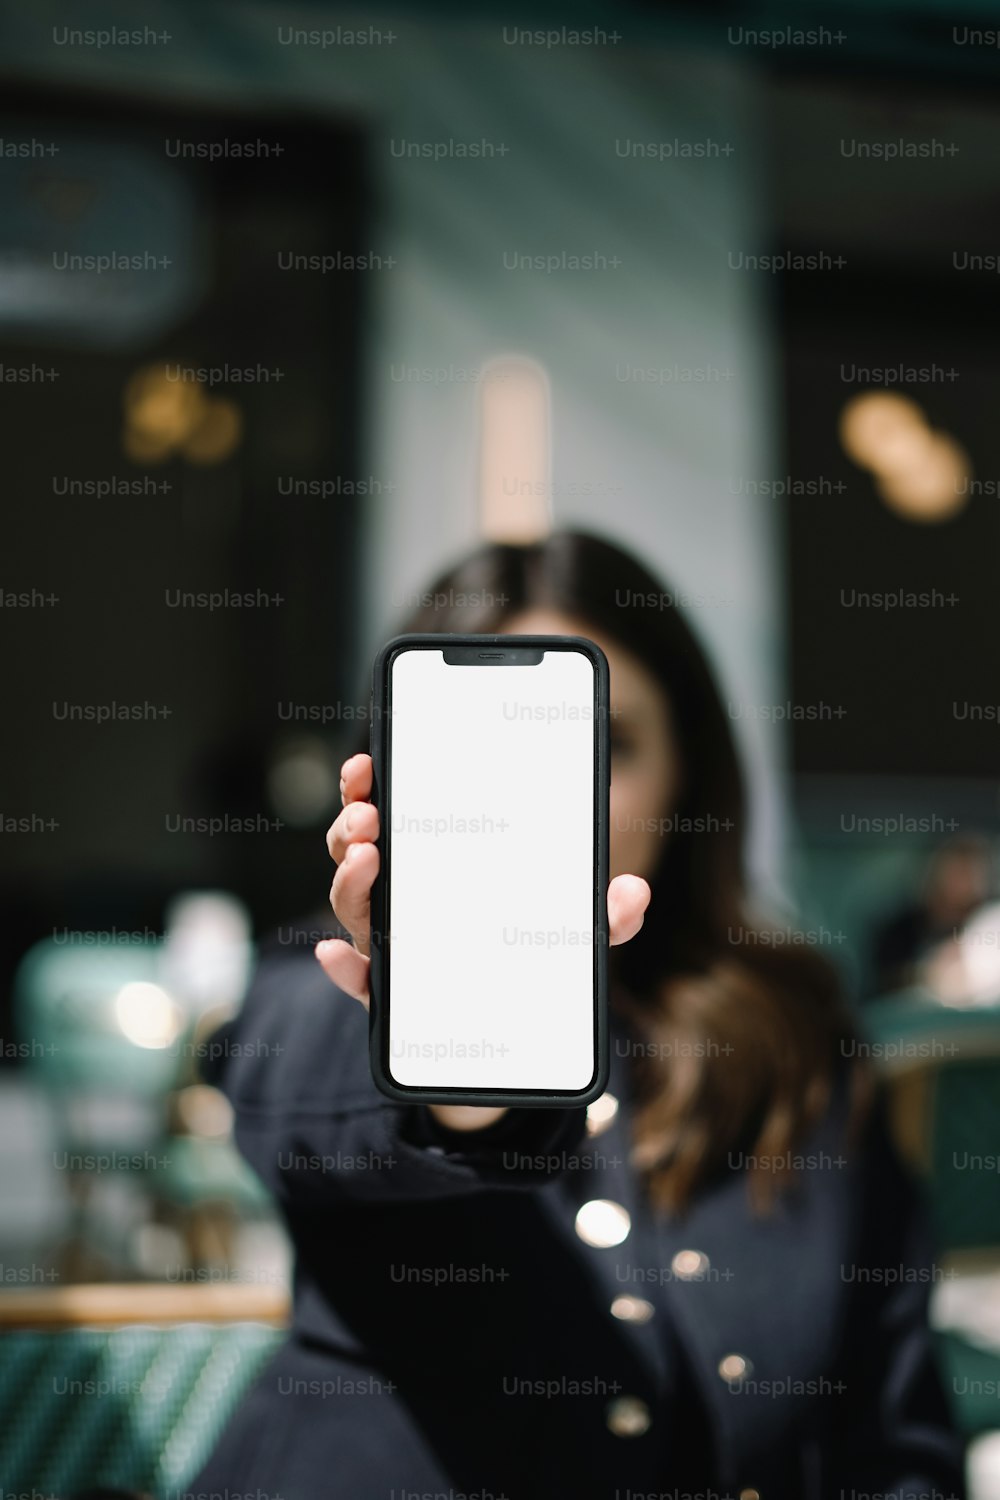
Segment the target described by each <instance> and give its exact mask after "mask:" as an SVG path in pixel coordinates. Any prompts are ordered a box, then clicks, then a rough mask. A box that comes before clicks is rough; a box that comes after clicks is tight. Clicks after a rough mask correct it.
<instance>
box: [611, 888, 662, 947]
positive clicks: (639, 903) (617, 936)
mask: <svg viewBox="0 0 1000 1500" xmlns="http://www.w3.org/2000/svg"><path fill="white" fill-rule="evenodd" d="M651 894H652V893H651V891H650V889H649V886H648V885H647V883H646V881H645V880H643V879H642V877H641V876H640V875H616V876H615V878H614V880H612V882H611V884H610V885H609V886H608V940H609V942H610V943H611V945H612V947H614V946H615V945H616V944H618V943H627V942H628V940H629V938H634V937H635V935H636V933H637V932H638V931H639V928H640V927H641V926H642V922H643V916H644V913H645V911H646V907H647V906H648V905H649V898H650V895H651Z"/></svg>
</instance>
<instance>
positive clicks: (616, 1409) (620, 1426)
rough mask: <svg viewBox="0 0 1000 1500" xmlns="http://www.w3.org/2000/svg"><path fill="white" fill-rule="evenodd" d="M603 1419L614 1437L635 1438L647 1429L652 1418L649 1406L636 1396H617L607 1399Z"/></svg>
mask: <svg viewBox="0 0 1000 1500" xmlns="http://www.w3.org/2000/svg"><path fill="white" fill-rule="evenodd" d="M605 1420H606V1421H607V1424H608V1427H609V1429H610V1430H611V1431H612V1432H613V1433H614V1435H615V1437H620V1438H635V1437H642V1435H643V1433H644V1432H648V1431H649V1428H650V1424H651V1423H652V1420H653V1419H652V1417H651V1416H650V1414H649V1407H648V1406H647V1405H646V1403H645V1401H641V1400H640V1399H639V1397H638V1396H619V1397H618V1399H617V1400H616V1401H609V1403H608V1407H607V1414H606V1417H605Z"/></svg>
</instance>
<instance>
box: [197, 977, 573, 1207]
mask: <svg viewBox="0 0 1000 1500" xmlns="http://www.w3.org/2000/svg"><path fill="white" fill-rule="evenodd" d="M206 1051H207V1053H208V1059H207V1062H205V1063H203V1066H202V1074H203V1076H204V1077H205V1079H206V1081H207V1082H210V1083H214V1084H215V1085H216V1087H218V1088H221V1089H222V1091H223V1092H224V1093H225V1094H226V1096H227V1097H228V1098H229V1100H230V1103H231V1104H232V1105H233V1109H234V1112H235V1134H236V1143H237V1146H238V1147H239V1149H240V1151H241V1152H242V1154H243V1156H244V1157H245V1158H246V1160H247V1161H248V1162H249V1164H250V1165H251V1167H253V1169H254V1170H255V1172H256V1173H257V1174H258V1176H259V1177H260V1178H261V1179H262V1180H263V1182H264V1183H265V1184H266V1185H267V1186H268V1187H269V1188H270V1189H271V1191H272V1192H273V1193H274V1194H275V1195H276V1197H277V1198H278V1199H279V1201H280V1202H281V1203H282V1204H283V1206H284V1207H285V1208H286V1209H289V1208H310V1207H322V1206H323V1205H324V1204H328V1203H330V1202H331V1201H332V1200H333V1199H335V1198H337V1197H340V1198H352V1199H364V1200H367V1201H381V1202H390V1201H393V1202H400V1201H406V1200H414V1201H419V1200H426V1199H434V1198H453V1197H456V1196H458V1195H461V1194H465V1193H473V1192H477V1191H482V1190H483V1189H487V1188H508V1189H522V1190H523V1189H525V1188H530V1187H534V1186H537V1185H539V1184H541V1183H544V1182H546V1181H548V1180H549V1179H550V1178H551V1177H553V1176H555V1175H557V1174H558V1173H559V1172H560V1171H561V1170H562V1169H563V1168H564V1167H565V1166H567V1165H571V1157H572V1153H573V1152H574V1151H575V1149H576V1147H577V1145H578V1143H579V1142H580V1140H581V1139H582V1137H583V1135H584V1133H585V1128H586V1110H584V1109H582V1108H575V1109H566V1110H561V1109H512V1110H510V1111H509V1112H508V1114H507V1115H506V1116H505V1117H504V1118H503V1119H501V1120H500V1121H498V1122H497V1123H496V1124H495V1125H492V1126H489V1127H488V1128H487V1129H485V1130H482V1131H473V1132H453V1131H449V1130H445V1129H443V1128H442V1127H440V1126H439V1125H438V1124H437V1122H436V1121H435V1120H434V1118H433V1116H431V1115H430V1113H429V1111H428V1110H427V1109H426V1108H425V1107H423V1106H421V1105H406V1104H397V1103H395V1102H394V1101H393V1100H390V1099H387V1098H386V1097H385V1096H384V1095H382V1094H381V1093H379V1091H378V1090H377V1089H376V1087H375V1084H374V1083H373V1081H372V1077H371V1070H370V1066H369V1061H368V1017H367V1015H366V1013H365V1011H364V1010H363V1009H362V1007H361V1006H360V1005H359V1004H358V1002H357V1001H356V1000H353V999H352V998H351V997H350V996H348V995H345V994H344V993H343V992H342V991H341V990H338V989H337V988H336V986H334V985H332V984H331V983H330V981H329V979H327V977H326V975H325V974H324V973H323V971H322V969H321V968H320V966H319V964H318V963H317V962H316V960H315V958H314V957H313V955H312V952H311V949H310V948H307V949H305V950H302V949H299V950H298V951H297V952H291V953H290V952H288V951H287V950H286V951H284V952H281V951H279V952H277V953H275V952H272V953H271V954H270V955H265V956H263V957H262V960H261V962H260V965H259V967H258V969H257V973H256V976H255V978H254V981H253V983H252V984H251V986H250V990H249V993H248V995H247V998H246V1001H245V1003H244V1005H243V1008H242V1010H241V1012H240V1014H239V1015H238V1016H237V1017H236V1018H235V1020H233V1021H231V1022H229V1023H228V1024H227V1025H226V1026H224V1027H223V1028H222V1029H221V1030H220V1031H218V1032H216V1033H215V1034H214V1036H213V1037H212V1039H211V1043H210V1044H209V1045H208V1047H207V1048H206Z"/></svg>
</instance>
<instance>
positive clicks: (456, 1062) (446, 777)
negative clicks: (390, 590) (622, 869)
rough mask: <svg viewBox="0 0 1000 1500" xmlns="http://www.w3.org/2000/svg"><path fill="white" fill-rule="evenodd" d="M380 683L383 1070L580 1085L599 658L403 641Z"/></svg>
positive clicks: (430, 1080)
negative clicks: (497, 658)
mask: <svg viewBox="0 0 1000 1500" xmlns="http://www.w3.org/2000/svg"><path fill="white" fill-rule="evenodd" d="M390 671H391V674H392V678H391V687H390V732H391V759H390V773H389V774H390V808H389V816H390V821H391V833H390V838H391V855H390V870H389V911H388V916H389V921H388V927H389V1025H388V1033H389V1040H388V1050H389V1058H388V1069H389V1074H390V1077H391V1078H392V1080H393V1081H395V1082H396V1083H397V1084H400V1085H402V1086H403V1087H419V1088H461V1089H482V1090H492V1089H532V1090H537V1091H545V1092H548V1091H554V1090H581V1089H583V1088H585V1087H586V1086H587V1085H588V1084H589V1083H590V1081H591V1079H592V1077H593V1074H594V1068H595V1050H594V1022H595V1005H596V996H595V982H594V956H595V955H594V943H595V941H596V934H595V931H594V910H595V907H594V896H595V889H594V882H595V860H594V851H595V838H596V832H595V827H594V801H595V799H594V776H595V757H594V740H595V735H594V728H595V725H594V720H595V713H596V694H595V672H594V667H593V664H592V662H591V660H590V658H589V657H588V656H586V655H585V654H584V653H583V652H582V651H577V650H573V649H560V650H549V651H545V653H544V655H543V656H542V658H541V660H540V661H538V662H537V664H536V665H521V664H515V665H508V664H498V665H495V666H490V665H472V666H470V665H452V664H448V663H446V662H445V659H444V655H443V652H441V651H437V650H403V651H401V652H400V653H399V654H398V655H397V656H396V657H395V658H394V659H393V661H392V663H391V666H390Z"/></svg>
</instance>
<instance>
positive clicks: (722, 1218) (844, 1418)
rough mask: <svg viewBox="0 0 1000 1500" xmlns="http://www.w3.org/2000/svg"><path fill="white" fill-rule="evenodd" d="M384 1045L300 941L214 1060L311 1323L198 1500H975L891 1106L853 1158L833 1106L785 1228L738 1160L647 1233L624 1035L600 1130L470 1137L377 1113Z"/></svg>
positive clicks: (540, 1126)
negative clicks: (965, 1485) (284, 1228)
mask: <svg viewBox="0 0 1000 1500" xmlns="http://www.w3.org/2000/svg"><path fill="white" fill-rule="evenodd" d="M367 1030H368V1023H367V1017H366V1016H365V1014H364V1012H363V1010H362V1008H361V1007H360V1006H359V1005H358V1004H357V1003H356V1002H355V1001H353V1000H350V999H348V998H347V997H346V996H344V995H342V994H341V993H340V992H338V991H337V990H336V989H334V988H333V987H332V986H331V985H330V983H329V981H328V980H327V979H326V977H325V975H324V974H323V973H322V971H321V970H320V968H319V966H318V964H317V963H316V962H315V960H314V958H313V957H312V954H311V952H310V951H309V950H308V949H304V950H303V949H299V950H290V949H289V948H285V949H284V950H278V951H277V952H276V953H275V954H273V955H272V956H271V957H269V958H266V959H265V961H264V962H263V963H262V964H261V967H260V969H259V971H258V976H257V979H256V982H255V984H254V986H253V988H252V990H251V993H250V996H249V998H248V1000H247V1003H246V1006H245V1007H244V1010H243V1012H242V1015H241V1016H240V1017H239V1018H238V1019H237V1021H236V1022H235V1023H233V1024H232V1025H231V1026H230V1028H229V1031H228V1033H227V1035H226V1037H225V1046H224V1047H222V1048H220V1051H222V1052H224V1053H226V1054H227V1055H226V1056H224V1058H223V1062H222V1064H221V1066H220V1068H219V1070H218V1073H217V1075H216V1078H217V1081H218V1082H219V1083H220V1085H221V1086H222V1087H223V1088H224V1089H225V1091H226V1093H227V1094H228V1095H229V1097H230V1099H231V1100H232V1102H233V1104H234V1106H235V1109H236V1122H237V1123H236V1132H237V1140H238V1143H239V1146H240V1148H241V1150H242V1151H243V1153H244V1154H245V1156H246V1157H247V1159H248V1160H249V1161H250V1163H251V1164H252V1165H253V1167H254V1168H255V1169H256V1170H257V1172H258V1173H259V1174H260V1175H261V1177H262V1178H263V1179H264V1181H265V1182H266V1183H267V1184H268V1185H269V1186H270V1187H271V1188H272V1189H273V1191H274V1193H275V1195H276V1196H277V1198H278V1200H279V1202H280V1204H281V1206H282V1209H283V1211H284V1213H285V1215H286V1218H287V1221H288V1225H289V1228H290V1231H291V1234H292V1237H293V1239H294V1243H295V1247H296V1252H297V1271H296V1286H295V1304H294V1322H293V1330H292V1334H291V1337H290V1339H289V1341H288V1343H287V1344H286V1346H285V1347H284V1349H283V1350H282V1352H281V1353H280V1354H279V1355H278V1357H277V1359H276V1360H275V1362H274V1363H273V1364H272V1365H271V1366H269V1367H268V1369H267V1370H266V1371H265V1373H264V1375H263V1376H262V1377H261V1378H260V1380H259V1381H258V1382H257V1384H256V1386H255V1387H254V1388H253V1390H252V1392H251V1394H250V1396H249V1397H248V1399H247V1400H246V1401H245V1402H244V1404H243V1406H242V1407H241V1408H240V1410H239V1411H238V1413H237V1415H236V1417H235V1418H234V1420H233V1422H232V1423H231V1425H230V1428H229V1430H228V1431H227V1433H226V1434H225V1436H224V1437H223V1440H222V1443H221V1444H220V1446H219V1448H218V1450H217V1451H216V1453H215V1455H214V1457H213V1458H212V1460H211V1461H210V1463H209V1465H208V1467H207V1468H206V1469H205V1471H204V1472H203V1474H202V1475H201V1476H199V1478H198V1479H197V1480H194V1481H193V1482H192V1483H191V1485H190V1488H191V1490H192V1491H194V1492H196V1493H197V1492H199V1491H219V1490H222V1491H225V1490H226V1488H227V1487H228V1490H229V1491H230V1492H244V1491H248V1490H249V1491H251V1492H253V1493H256V1492H263V1493H266V1494H269V1495H274V1496H281V1497H282V1500H341V1497H344V1500H348V1497H349V1500H408V1497H410V1496H413V1495H418V1496H426V1495H433V1496H446V1497H447V1500H461V1497H462V1496H470V1497H471V1496H475V1497H477V1500H499V1497H501V1496H506V1497H507V1500H562V1497H565V1500H591V1497H592V1500H640V1497H642V1500H644V1497H647V1496H652V1495H655V1496H657V1497H664V1500H665V1497H668V1496H669V1497H670V1500H683V1496H684V1495H691V1494H696V1495H699V1496H700V1497H701V1500H716V1497H720V1496H724V1495H731V1496H733V1497H742V1500H756V1497H760V1500H863V1497H865V1496H870V1495H879V1496H885V1495H890V1494H891V1495H899V1496H907V1497H911V1500H913V1497H920V1500H927V1497H933V1500H945V1497H948V1496H956V1497H959V1496H961V1494H962V1477H961V1449H960V1445H959V1443H958V1441H957V1439H956V1437H955V1435H954V1433H953V1431H952V1428H951V1426H950V1422H949V1417H948V1414H947V1411H946V1406H945V1402H944V1399H943V1396H942V1391H941V1388H940V1386H939V1383H938V1379H937V1375H936V1371H935V1369H934V1365H933V1359H932V1350H931V1345H930V1341H929V1336H928V1332H927V1328H926V1322H925V1317H926V1302H927V1293H928V1290H929V1282H930V1279H931V1276H932V1274H933V1273H932V1271H931V1262H930V1259H929V1254H928V1249H927V1245H926V1243H925V1238H924V1234H923V1230H922V1225H921V1222H920V1217H919V1213H918V1211H917V1205H916V1202H915V1198H914V1194H913V1191H912V1189H911V1187H910V1185H909V1183H908V1182H907V1180H906V1178H905V1177H904V1175H903V1172H902V1170H901V1168H900V1166H899V1163H898V1161H897V1160H896V1158H895V1155H894V1153H893V1151H892V1149H891V1147H890V1145H889V1141H888V1135H887V1132H886V1130H885V1126H884V1122H883V1119H882V1114H881V1110H877V1111H876V1112H875V1114H874V1115H873V1117H872V1119H871V1122H870V1124H869V1125H868V1127H867V1130H866V1133H865V1135H864V1137H863V1139H862V1141H861V1143H860V1145H859V1146H858V1147H857V1148H856V1149H855V1150H854V1151H849V1150H848V1149H847V1147H846V1146H845V1143H844V1130H843V1125H844V1119H843V1117H844V1107H843V1103H842V1101H841V1100H840V1099H839V1097H838V1100H837V1102H836V1103H835V1105H834V1107H833V1108H832V1109H831V1111H830V1113H829V1115H828V1117H827V1118H826V1119H825V1120H824V1121H823V1122H822V1123H821V1125H820V1126H819V1128H818V1129H816V1130H815V1131H814V1133H813V1135H812V1136H811V1138H810V1139H808V1140H807V1141H804V1142H802V1143H801V1145H800V1146H799V1147H798V1148H797V1151H796V1154H797V1155H801V1157H802V1158H803V1161H802V1170H801V1172H800V1176H799V1184H798V1186H797V1188H796V1189H795V1190H794V1191H793V1192H791V1193H789V1194H788V1195H786V1196H785V1197H784V1198H783V1199H782V1200H781V1202H780V1204H779V1206H778V1207H777V1208H776V1209H775V1210H773V1211H772V1212H771V1213H770V1215H768V1216H764V1217H761V1216H759V1215H755V1214H754V1213H753V1212H752V1211H751V1206H750V1203H749V1200H748V1195H747V1180H746V1173H745V1170H744V1166H745V1163H744V1162H743V1160H742V1159H741V1158H740V1157H739V1156H738V1155H737V1156H735V1157H733V1158H731V1159H730V1162H729V1163H728V1165H727V1169H726V1170H725V1171H724V1172H723V1173H721V1174H720V1176H719V1177H718V1179H717V1180H716V1181H715V1182H713V1184H712V1185H711V1186H709V1187H706V1188H705V1189H704V1190H703V1191H702V1192H701V1193H700V1194H699V1195H698V1196H697V1197H696V1199H695V1201H694V1203H693V1205H692V1206H691V1207H690V1209H689V1210H688V1211H687V1212H686V1214H684V1215H683V1216H682V1217H672V1216H668V1215H654V1214H653V1213H652V1212H651V1210H650V1209H649V1207H648V1206H647V1204H646V1202H645V1200H644V1198H643V1197H642V1196H641V1195H640V1189H639V1179H638V1177H637V1176H636V1174H635V1172H634V1170H633V1168H632V1167H631V1166H630V1164H629V1150H628V1136H629V1119H630V1082H629V1075H630V1063H629V1059H628V1056H627V1053H628V1050H629V1042H628V1039H627V1035H626V1033H625V1032H624V1031H622V1030H620V1029H618V1028H617V1027H615V1028H613V1032H612V1038H613V1040H612V1075H611V1080H610V1085H609V1093H610V1094H611V1095H612V1102H613V1100H617V1102H618V1109H617V1113H616V1114H615V1115H614V1118H613V1119H611V1120H610V1122H609V1123H607V1124H606V1126H605V1128H603V1129H601V1130H600V1133H597V1134H593V1135H588V1133H587V1130H586V1118H585V1111H583V1110H565V1111H563V1110H519V1111H511V1112H510V1114H509V1115H508V1116H507V1117H506V1119H505V1120H504V1121H502V1122H500V1123H499V1124H498V1125H497V1126H494V1127H491V1128H490V1129H489V1130H488V1131H484V1132H480V1133H477V1134H474V1135H462V1136H459V1135H455V1134H453V1133H451V1132H445V1131H441V1130H439V1129H437V1128H436V1127H435V1126H434V1125H433V1123H432V1122H430V1121H429V1120H428V1117H427V1115H426V1111H424V1110H421V1109H419V1108H416V1107H409V1106H400V1105H396V1104H394V1103H392V1102H390V1101H389V1100H387V1099H385V1098H383V1096H382V1095H380V1094H379V1093H378V1092H377V1090H376V1089H375V1087H374V1084H373V1083H372V1081H371V1077H370V1073H369V1066H368V1048H367ZM623 1054H626V1055H623ZM611 1107H612V1105H611V1104H609V1103H608V1102H607V1101H605V1103H604V1106H603V1107H602V1109H601V1110H600V1111H597V1110H595V1111H593V1113H594V1114H595V1115H596V1114H600V1115H602V1116H604V1117H606V1116H607V1114H608V1112H609V1109H610V1108H611ZM586 1205H590V1207H586ZM595 1205H596V1206H595ZM581 1210H582V1212H581ZM595 1240H596V1241H597V1243H595ZM608 1240H617V1241H618V1243H606V1242H607V1241H608Z"/></svg>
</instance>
